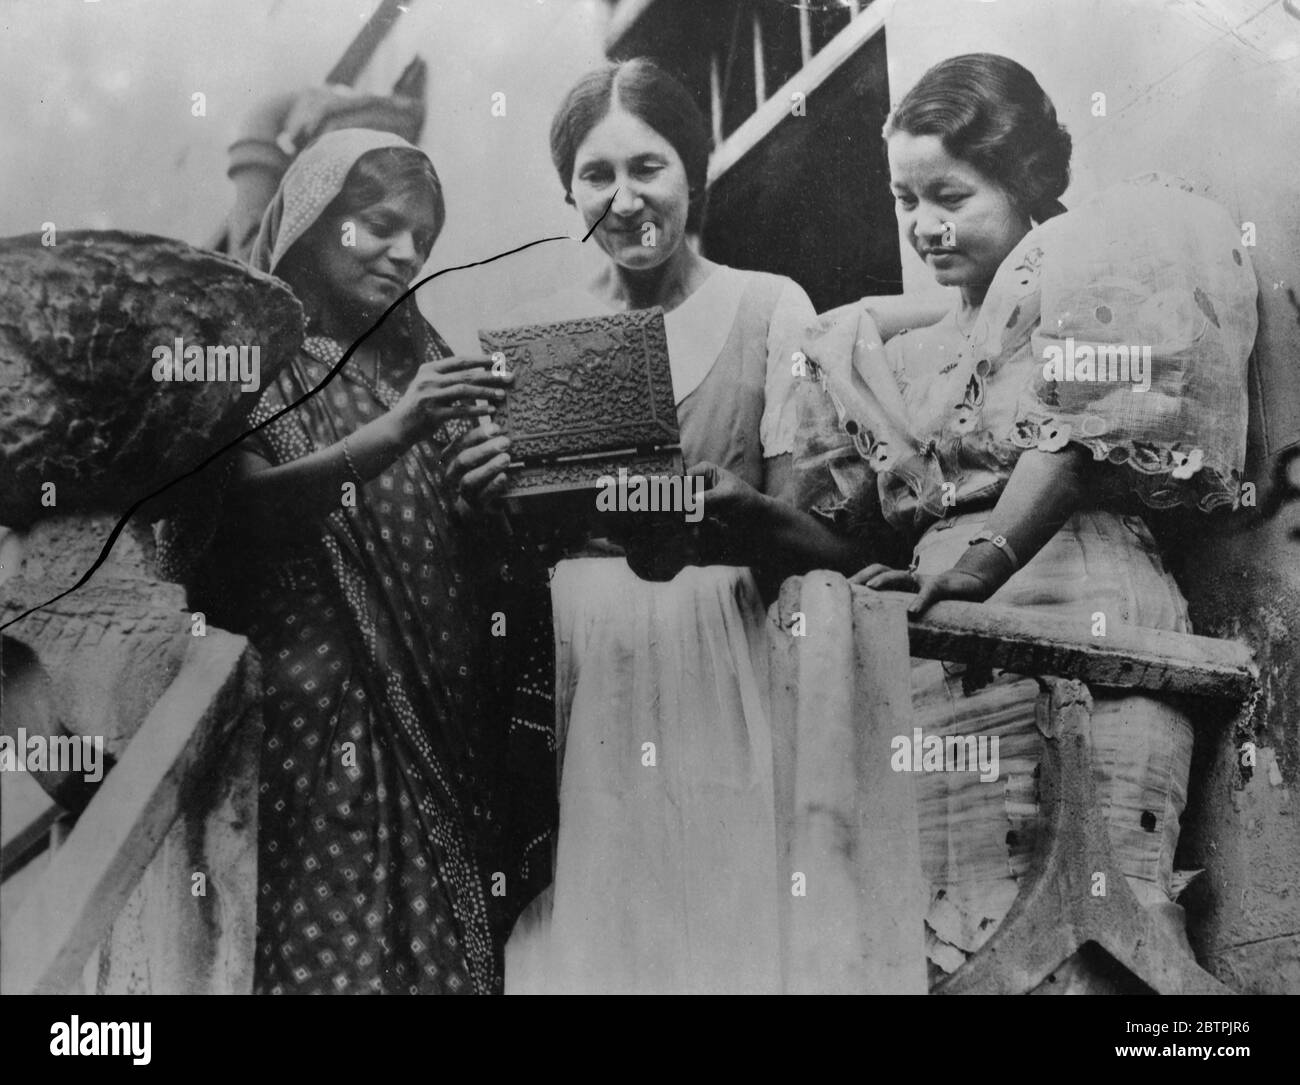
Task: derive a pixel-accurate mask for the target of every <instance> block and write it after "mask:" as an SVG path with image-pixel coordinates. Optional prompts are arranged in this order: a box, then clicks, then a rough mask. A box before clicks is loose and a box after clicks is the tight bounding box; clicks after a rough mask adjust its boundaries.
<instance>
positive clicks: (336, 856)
mask: <svg viewBox="0 0 1300 1085" xmlns="http://www.w3.org/2000/svg"><path fill="white" fill-rule="evenodd" d="M340 353H341V347H340V345H339V344H337V343H336V342H334V341H332V340H328V339H324V338H319V337H318V338H313V339H309V340H308V341H307V343H306V344H305V346H304V351H303V354H302V355H301V356H300V357H299V358H298V359H297V360H295V361H294V362H293V363H292V364H291V365H290V366H289V367H287V369H286V370H285V372H284V373H282V374H281V375H280V377H279V378H278V379H277V381H276V383H275V385H274V386H273V387H271V388H269V389H268V390H267V391H266V393H265V394H264V395H263V397H262V400H261V402H260V403H259V406H258V408H257V410H256V412H255V414H254V417H253V421H254V422H259V421H262V420H263V419H264V418H267V417H269V416H270V415H271V414H272V413H274V412H275V411H276V410H278V409H279V408H280V407H282V406H284V405H285V404H287V403H292V402H294V401H295V400H297V399H299V398H301V397H302V395H303V394H304V393H306V392H308V391H309V390H310V389H312V388H314V387H315V386H316V385H317V384H319V383H320V381H321V380H322V379H323V378H324V377H325V375H326V372H327V369H328V367H329V365H331V364H333V363H334V362H336V361H337V360H338V357H339V355H340ZM367 385H369V386H367ZM396 399H397V392H396V390H394V389H390V388H388V387H387V386H386V385H385V384H383V383H382V382H363V381H362V380H360V379H357V378H356V377H354V376H353V375H352V374H350V373H349V372H348V370H347V369H346V368H345V370H344V371H343V373H341V374H340V376H339V377H338V378H336V380H335V381H334V382H333V383H332V384H331V385H330V386H329V387H328V388H326V389H325V390H323V391H322V392H321V393H319V394H318V395H316V396H314V397H312V398H311V399H309V400H308V401H307V402H306V403H304V404H303V405H302V406H300V407H299V408H298V409H297V410H295V411H294V412H292V413H291V414H289V415H287V416H285V417H284V418H281V419H279V420H278V421H276V422H274V423H273V424H272V425H271V426H269V427H268V428H267V429H265V430H263V431H262V432H261V433H260V434H258V435H257V436H256V437H254V438H253V442H254V443H255V445H257V446H260V451H261V452H262V454H263V455H265V456H266V457H267V459H268V460H269V461H270V462H272V463H284V462H286V461H289V460H293V459H296V458H299V457H301V456H304V455H307V454H309V453H310V452H312V451H314V450H315V449H317V448H321V447H326V446H328V445H331V444H333V443H335V441H337V440H339V439H340V438H342V437H343V436H345V435H346V434H347V433H349V432H351V431H352V430H354V429H356V428H358V427H359V426H361V425H364V424H365V423H366V422H368V421H370V420H371V419H373V418H375V417H377V416H378V415H379V414H381V413H383V412H384V411H385V410H387V409H388V407H389V406H391V405H392V403H393V402H396ZM359 489H360V492H359V493H358V495H357V502H356V507H355V508H345V507H340V508H339V509H337V510H335V511H333V512H331V513H330V514H329V515H328V516H327V517H326V519H325V521H324V524H323V530H322V531H321V533H320V534H319V536H318V537H316V538H315V539H311V540H310V541H309V542H308V544H307V545H305V546H304V547H303V549H302V552H301V553H299V554H296V555H293V556H291V557H289V558H288V560H285V561H282V562H276V563H274V564H272V565H271V567H270V568H268V569H267V570H266V573H267V575H266V576H264V577H263V578H262V581H263V582H262V583H261V584H260V585H259V587H260V588H261V590H260V591H258V592H257V593H256V603H255V609H253V613H252V615H251V617H252V621H251V623H250V624H249V626H248V633H249V635H250V637H251V638H252V640H253V642H254V644H256V646H257V647H258V649H259V651H260V653H261V655H262V659H263V672H264V673H263V681H264V688H265V701H264V706H263V714H264V720H265V728H266V735H265V745H264V754H263V764H262V779H261V785H260V787H261V800H260V817H261V827H260V859H261V869H260V883H261V884H260V899H259V907H258V928H259V937H258V961H257V983H258V987H259V989H261V990H264V991H270V992H280V991H298V992H307V991H321V992H325V991H340V992H342V991H348V992H351V991H366V990H369V991H384V992H406V991H409V992H411V993H417V992H435V991H436V992H445V993H461V992H464V993H469V992H473V991H478V992H488V991H491V990H493V989H494V988H495V986H496V984H497V982H498V975H497V971H498V970H497V968H496V966H495V963H494V956H495V955H494V952H493V945H492V938H491V932H490V925H489V920H488V908H487V894H488V886H487V880H486V878H485V876H484V875H483V873H482V872H481V871H480V869H479V864H478V861H477V860H478V856H477V855H476V850H478V851H482V850H484V849H483V847H482V845H481V844H480V846H479V847H478V848H477V849H476V843H477V842H478V841H479V840H480V839H481V838H482V837H483V836H484V830H485V829H486V828H487V826H488V822H487V819H486V815H487V813H488V811H487V810H484V807H487V806H488V797H487V796H486V795H483V794H481V792H482V790H483V789H482V787H481V786H480V784H479V777H480V776H481V775H482V771H483V770H482V768H481V767H480V766H481V761H482V757H483V754H484V753H485V751H484V750H483V749H482V748H481V747H482V743H483V742H484V741H486V740H487V739H488V736H487V735H484V734H481V733H479V734H476V731H477V732H483V731H485V730H487V729H489V728H490V727H491V726H492V725H493V724H501V723H502V722H503V721H502V715H501V713H499V712H498V711H494V708H495V707H496V706H492V705H490V704H485V703H484V701H483V699H482V698H481V697H480V696H479V694H478V693H477V691H478V690H480V689H483V688H486V686H487V682H486V681H485V680H486V678H487V676H486V675H481V674H480V673H479V668H480V666H482V661H483V660H484V658H485V657H484V652H483V650H482V649H483V647H484V646H485V641H486V635H487V633H488V626H489V619H488V615H487V614H486V613H484V611H483V609H482V607H481V606H480V604H479V602H478V599H477V594H478V593H477V592H476V586H475V585H474V584H473V583H472V577H471V576H470V575H469V574H468V572H467V571H466V568H467V567H466V563H465V561H464V559H463V556H462V553H461V548H460V546H459V545H458V540H457V538H456V536H455V534H454V532H453V530H452V523H451V520H450V519H449V510H448V503H447V500H446V498H445V496H444V495H443V494H442V493H441V492H440V490H439V488H438V484H437V476H436V466H435V452H434V450H433V449H432V448H430V447H428V446H423V447H421V446H417V447H416V448H414V449H412V450H411V451H410V452H408V453H407V454H406V455H404V456H403V457H402V458H401V459H399V460H398V461H397V462H396V463H394V464H393V465H392V466H391V467H390V468H388V470H386V471H384V472H383V473H382V474H381V475H379V476H378V477H377V478H375V479H374V480H372V481H371V482H369V483H367V484H365V485H364V486H362V487H360V488H359ZM250 602H251V600H250ZM476 740H477V741H476ZM489 809H490V808H489ZM480 815H482V816H480ZM480 822H481V823H480Z"/></svg>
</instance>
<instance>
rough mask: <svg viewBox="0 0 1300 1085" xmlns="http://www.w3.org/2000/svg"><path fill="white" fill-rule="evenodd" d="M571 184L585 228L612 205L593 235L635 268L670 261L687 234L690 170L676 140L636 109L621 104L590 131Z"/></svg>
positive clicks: (619, 260) (581, 146) (618, 260)
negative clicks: (675, 145)
mask: <svg viewBox="0 0 1300 1085" xmlns="http://www.w3.org/2000/svg"><path fill="white" fill-rule="evenodd" d="M570 185H571V189H572V192H573V202H574V203H575V204H576V205H577V207H578V210H579V211H580V212H581V213H582V218H583V221H584V222H585V223H586V226H587V229H590V228H591V226H592V224H593V223H594V222H596V221H597V220H598V219H599V218H600V217H601V215H604V214H605V208H606V207H609V209H610V210H609V214H608V215H606V216H605V219H604V221H603V222H601V224H600V226H599V227H597V229H596V232H595V234H593V235H592V236H593V237H595V239H596V244H598V245H599V246H600V247H601V248H602V249H603V250H604V251H605V252H606V253H608V254H609V257H610V259H612V260H613V261H614V262H615V263H616V264H618V265H619V266H620V267H623V268H626V269H628V270H629V271H645V270H649V269H650V268H654V267H657V266H659V265H660V264H662V263H664V262H665V261H666V260H668V259H669V257H671V256H672V255H673V253H674V252H675V251H676V250H677V248H678V246H680V245H681V243H682V241H683V239H684V238H685V236H686V218H687V215H688V213H689V212H690V207H691V193H690V182H689V181H688V180H687V178H686V167H685V166H684V165H683V164H682V159H681V156H680V155H678V153H677V151H676V150H675V149H674V148H673V145H672V144H671V143H669V142H668V141H667V140H666V139H664V137H663V136H661V135H660V134H659V133H658V132H656V131H655V130H654V129H653V128H651V127H650V126H649V125H648V124H646V123H645V122H644V121H642V120H641V119H639V118H638V117H635V116H633V115H632V114H631V113H627V112H624V111H623V110H621V109H619V108H617V107H615V108H614V109H611V110H610V112H609V113H608V114H606V116H605V117H604V119H602V120H601V121H600V123H599V124H597V125H596V126H595V127H594V128H593V129H592V130H591V131H590V132H589V133H588V134H587V138H586V139H584V140H583V141H582V143H581V144H579V145H578V150H577V154H576V155H575V156H574V160H573V178H572V181H571V182H570ZM616 190H617V195H616V194H615V192H616ZM611 198H613V200H614V203H613V205H612V206H610V199H611ZM647 224H649V227H653V229H650V228H648V227H647ZM650 240H653V242H654V243H653V244H649V243H648V242H649V241H650Z"/></svg>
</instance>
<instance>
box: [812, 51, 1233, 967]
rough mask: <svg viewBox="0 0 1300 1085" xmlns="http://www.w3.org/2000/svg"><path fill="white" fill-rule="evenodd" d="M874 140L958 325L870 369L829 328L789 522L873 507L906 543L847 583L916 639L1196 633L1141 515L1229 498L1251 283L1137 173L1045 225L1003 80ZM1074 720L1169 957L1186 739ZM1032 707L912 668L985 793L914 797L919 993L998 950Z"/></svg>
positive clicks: (1021, 688) (911, 110)
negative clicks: (946, 634)
mask: <svg viewBox="0 0 1300 1085" xmlns="http://www.w3.org/2000/svg"><path fill="white" fill-rule="evenodd" d="M885 136H886V140H887V145H888V155H889V165H890V174H891V182H892V188H893V191H894V194H895V197H896V199H897V210H898V218H899V222H900V226H901V228H902V232H903V235H904V237H905V238H906V240H907V241H908V243H910V244H911V245H912V246H913V248H914V249H915V250H916V251H917V253H918V254H919V255H920V256H921V257H922V258H923V259H924V260H925V262H926V264H927V266H929V267H930V269H931V270H932V271H933V273H934V275H935V277H936V278H937V279H938V281H939V282H940V283H943V284H944V285H948V286H954V287H957V288H958V290H959V300H958V302H957V304H956V305H955V307H954V308H953V310H952V311H951V312H950V313H949V314H948V315H947V316H946V317H944V318H943V319H941V320H940V321H938V322H937V323H935V324H932V325H929V326H926V327H919V328H914V329H912V330H911V331H909V332H907V333H905V334H900V335H897V336H896V337H894V338H892V339H891V340H890V341H889V342H888V343H887V344H883V345H882V342H881V338H880V336H879V334H878V331H877V329H876V328H875V327H874V326H873V324H872V322H871V320H870V318H869V317H868V316H867V315H866V314H865V312H864V311H863V310H862V309H861V308H856V309H855V308H853V307H849V308H847V309H846V310H841V311H839V312H838V313H836V314H832V315H831V317H830V319H827V320H825V322H824V332H823V334H822V335H821V336H820V337H819V338H817V339H815V340H813V341H811V342H810V343H809V344H808V346H807V351H808V354H809V356H810V357H811V358H813V359H814V369H815V370H816V372H817V373H818V375H819V377H820V380H819V381H816V382H814V381H810V382H806V383H805V385H804V387H803V388H802V389H801V392H800V396H801V403H802V406H803V409H804V411H805V414H804V429H803V431H802V435H801V440H800V449H799V450H797V451H796V465H797V466H798V465H800V464H803V465H806V466H808V468H809V471H808V477H806V478H805V494H806V496H807V497H808V498H809V500H810V502H811V503H812V504H813V505H814V506H816V505H817V504H818V502H819V501H820V503H821V505H822V507H823V510H824V511H826V512H827V513H828V514H829V513H832V512H834V511H836V510H840V509H842V508H844V506H845V505H846V504H848V505H852V504H854V503H866V504H875V505H877V506H878V512H879V513H881V514H883V516H884V518H885V520H886V521H887V522H888V524H889V525H891V527H892V528H893V529H894V530H895V531H897V532H898V533H900V534H901V536H902V537H903V538H904V539H905V540H907V542H908V543H910V544H914V545H915V550H914V555H913V564H912V567H911V568H910V569H907V570H902V569H891V568H889V567H888V565H886V564H880V563H876V564H871V565H868V566H867V567H866V568H864V569H862V570H861V571H860V572H859V573H858V574H857V575H856V576H854V577H853V580H854V581H855V582H857V583H860V584H866V585H867V586H868V587H870V588H874V589H896V590H905V591H915V592H916V593H917V598H916V600H915V602H914V603H913V604H912V605H911V610H912V612H913V613H920V612H922V611H924V610H925V608H926V607H928V606H929V605H930V604H931V603H933V602H935V601H936V600H940V599H967V600H976V601H983V600H986V599H993V600H995V601H996V602H997V603H999V604H1004V605H1009V606H1014V607H1025V608H1033V609H1034V611H1035V612H1036V613H1040V614H1050V615H1052V616H1055V617H1058V618H1059V619H1060V620H1061V622H1062V623H1066V624H1069V625H1071V626H1073V627H1075V628H1090V629H1091V630H1092V631H1093V633H1094V634H1100V633H1102V632H1104V625H1103V624H1102V623H1109V624H1110V625H1111V626H1112V627H1113V625H1114V623H1116V622H1122V623H1126V624H1130V625H1134V626H1142V627H1147V628H1156V629H1172V630H1177V631H1181V632H1188V631H1190V628H1189V623H1188V617H1187V607H1186V603H1185V602H1184V600H1183V597H1182V595H1181V593H1180V591H1179V589H1178V586H1177V585H1176V583H1175V582H1174V580H1173V578H1172V577H1171V576H1170V575H1169V573H1168V572H1167V571H1166V569H1165V567H1164V565H1163V564H1162V562H1161V559H1160V554H1159V550H1158V548H1157V546H1156V543H1155V542H1154V540H1153V538H1152V536H1151V534H1150V532H1149V530H1148V528H1147V525H1146V523H1145V522H1144V519H1143V512H1144V509H1150V508H1169V507H1173V506H1176V505H1186V506H1190V507H1194V508H1200V509H1202V510H1204V511H1209V510H1211V509H1216V508H1221V507H1233V506H1234V505H1235V504H1236V503H1237V502H1238V500H1239V496H1238V489H1239V485H1240V470H1241V467H1242V464H1243V460H1244V452H1245V421H1246V393H1245V368H1246V360H1247V357H1248V356H1249V353H1250V350H1251V346H1252V344H1253V340H1254V333H1255V308H1254V304H1255V284H1254V278H1253V275H1252V274H1251V271H1250V268H1249V266H1248V263H1247V261H1246V259H1245V255H1244V253H1243V251H1242V249H1241V247H1240V244H1239V237H1238V236H1237V231H1236V229H1235V227H1234V226H1233V224H1232V221H1231V220H1230V219H1229V217H1228V216H1227V214H1226V213H1224V212H1223V210H1222V209H1221V208H1219V207H1218V206H1217V205H1215V204H1213V203H1211V202H1210V201H1209V200H1206V199H1202V198H1200V197H1197V196H1194V195H1191V194H1189V191H1183V190H1180V189H1179V188H1178V187H1175V186H1170V185H1167V184H1164V183H1163V182H1162V181H1161V179H1160V178H1158V177H1155V176H1154V175H1148V176H1146V177H1142V178H1138V179H1136V180H1135V181H1133V182H1129V183H1126V184H1124V185H1119V186H1116V187H1114V188H1112V189H1108V190H1106V191H1104V192H1102V193H1101V194H1099V195H1098V196H1096V197H1094V198H1093V199H1092V200H1090V201H1088V202H1086V203H1084V204H1082V205H1080V206H1079V207H1078V208H1076V209H1075V210H1073V211H1071V212H1069V213H1068V214H1067V213H1063V212H1064V211H1065V209H1064V208H1063V207H1062V206H1061V204H1060V203H1059V197H1060V196H1061V194H1062V193H1063V192H1064V190H1065V188H1066V185H1067V183H1068V178H1069V156H1070V138H1069V136H1068V134H1067V133H1066V132H1065V130H1064V129H1063V128H1062V127H1061V126H1060V125H1059V124H1058V123H1057V121H1056V113H1055V110H1054V109H1053V107H1052V104H1051V102H1050V100H1049V99H1048V98H1047V96H1046V95H1045V94H1044V93H1043V91H1042V89H1041V88H1040V87H1039V86H1038V83H1037V82H1036V81H1035V79H1034V77H1033V76H1032V75H1031V74H1030V73H1029V72H1028V71H1026V70H1025V69H1024V68H1023V67H1021V66H1020V65H1018V64H1016V63H1015V62H1013V61H1011V60H1008V59H1007V58H1005V57H1000V56H994V55H989V54H974V55H969V56H962V57H956V58H953V59H951V60H948V61H944V62H943V63H941V64H939V65H937V66H935V67H934V68H932V69H931V70H930V71H929V72H927V73H926V75H925V76H924V77H923V78H922V79H921V81H920V82H919V83H918V84H917V85H916V87H914V88H913V89H912V90H911V91H910V92H909V93H908V94H907V95H906V96H905V97H904V99H903V100H902V102H900V104H899V105H898V107H897V108H896V109H895V110H894V112H893V113H892V114H891V117H890V120H889V122H888V124H887V126H886V129H885ZM1035 224H1037V225H1035ZM1119 348H1122V355H1121V352H1120V349H1119ZM836 447H838V449H839V451H840V454H841V458H840V461H839V470H838V476H837V477H834V478H833V477H832V476H831V473H830V472H829V471H828V470H827V469H826V467H825V466H824V464H825V453H826V450H827V448H836ZM814 452H815V453H817V454H819V455H820V456H821V459H819V460H816V461H815V460H814V459H813V458H812V456H811V453H814ZM805 454H807V455H805ZM832 458H833V457H832ZM814 476H815V477H814ZM817 479H820V482H821V484H822V486H821V491H820V498H818V497H817V496H816V495H817V491H818V481H817ZM1093 695H1094V701H1095V706H1094V714H1093V724H1092V727H1093V743H1094V756H1095V759H1096V765H1097V769H1098V776H1099V791H1100V796H1101V801H1102V802H1103V803H1104V804H1105V806H1106V812H1107V817H1108V822H1109V826H1110V832H1111V837H1112V841H1113V843H1114V845H1115V848H1116V853H1117V856H1118V858H1119V860H1120V863H1121V865H1122V867H1123V869H1124V871H1125V874H1126V875H1127V876H1128V878H1129V882H1130V884H1131V885H1132V887H1133V888H1134V890H1135V892H1136V893H1137V895H1138V899H1139V900H1140V901H1141V902H1142V903H1144V904H1145V905H1147V906H1148V907H1151V908H1153V909H1156V910H1157V911H1159V912H1161V913H1163V915H1164V917H1165V919H1166V920H1167V921H1168V922H1170V923H1171V924H1174V925H1175V926H1176V927H1177V929H1178V930H1179V931H1181V926H1182V916H1181V909H1179V908H1178V907H1177V906H1176V905H1175V904H1173V903H1172V897H1173V896H1174V895H1176V893H1175V892H1174V886H1175V883H1176V877H1175V875H1174V873H1173V858H1174V849H1175V846H1176V844H1177V840H1178V819H1179V816H1180V814H1181V812H1182V809H1183V805H1184V802H1185V800H1186V789H1187V776H1188V770H1189V764H1190V756H1191V744H1192V742H1191V740H1192V734H1191V727H1190V724H1189V723H1188V720H1187V717H1186V716H1185V715H1184V714H1183V712H1182V711H1180V710H1179V708H1178V707H1177V706H1176V705H1174V704H1173V703H1171V702H1169V701H1166V700H1158V699H1155V698H1152V697H1147V696H1130V695H1121V694H1116V693H1113V692H1110V691H1104V690H1094V691H1093ZM1036 699H1037V688H1036V683H1035V682H1033V681H1032V680H1029V679H1023V678H1018V677H1017V676H1014V675H1007V674H1002V675H1000V676H998V677H997V678H994V677H993V676H992V675H991V674H983V675H975V674H971V673H966V674H964V675H963V674H959V673H952V669H951V668H945V666H944V665H942V664H940V663H938V662H932V661H927V662H918V663H916V664H915V667H914V671H913V707H914V720H913V725H914V726H919V727H921V728H922V730H923V732H924V733H925V734H926V735H930V734H936V735H945V734H961V735H967V736H969V735H973V734H991V735H999V736H1000V738H1001V758H1000V760H1001V772H1000V778H999V780H998V781H997V782H996V783H995V784H993V785H989V784H986V783H982V782H980V780H979V777H978V776H976V775H974V774H963V773H934V774H923V775H922V776H921V777H919V778H918V782H917V786H918V796H919V797H918V802H919V804H920V822H921V833H922V853H923V862H924V863H925V867H926V874H927V875H928V876H929V879H930V882H931V888H932V894H933V905H932V908H931V913H930V916H929V917H928V919H929V931H928V944H929V947H930V952H929V957H930V963H931V977H932V980H934V979H937V978H939V977H941V976H942V975H943V974H945V973H948V972H951V971H953V970H954V969H955V968H956V967H957V966H958V965H959V964H960V963H961V961H962V960H964V959H965V957H966V956H967V955H969V954H970V953H971V952H973V951H974V950H975V949H977V948H978V946H979V945H981V944H982V943H983V942H984V941H985V940H986V939H987V938H988V937H989V936H990V935H991V934H992V932H993V930H995V929H996V927H997V924H998V923H999V922H1000V921H1001V919H1002V917H1003V916H1004V915H1005V914H1006V911H1007V909H1008V908H1009V907H1010V905H1011V903H1012V901H1013V900H1014V897H1015V891H1016V886H1015V877H1016V876H1017V875H1019V874H1020V873H1022V872H1023V871H1024V870H1025V869H1026V864H1027V860H1028V856H1029V854H1030V853H1031V851H1032V842H1033V840H1032V838H1033V831H1034V828H1035V822H1034V816H1035V801H1036V800H1035V794H1034V782H1033V771H1034V768H1035V765H1036V763H1037V760H1038V756H1039V752H1038V751H1039V738H1038V734H1037V732H1036V728H1035V722H1034V711H1035V703H1036ZM1008 830H1010V831H1008ZM1079 975H1080V980H1079V982H1080V983H1081V984H1084V985H1086V984H1087V983H1088V982H1089V981H1088V979H1087V977H1086V975H1085V974H1084V973H1082V972H1081V973H1079Z"/></svg>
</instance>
